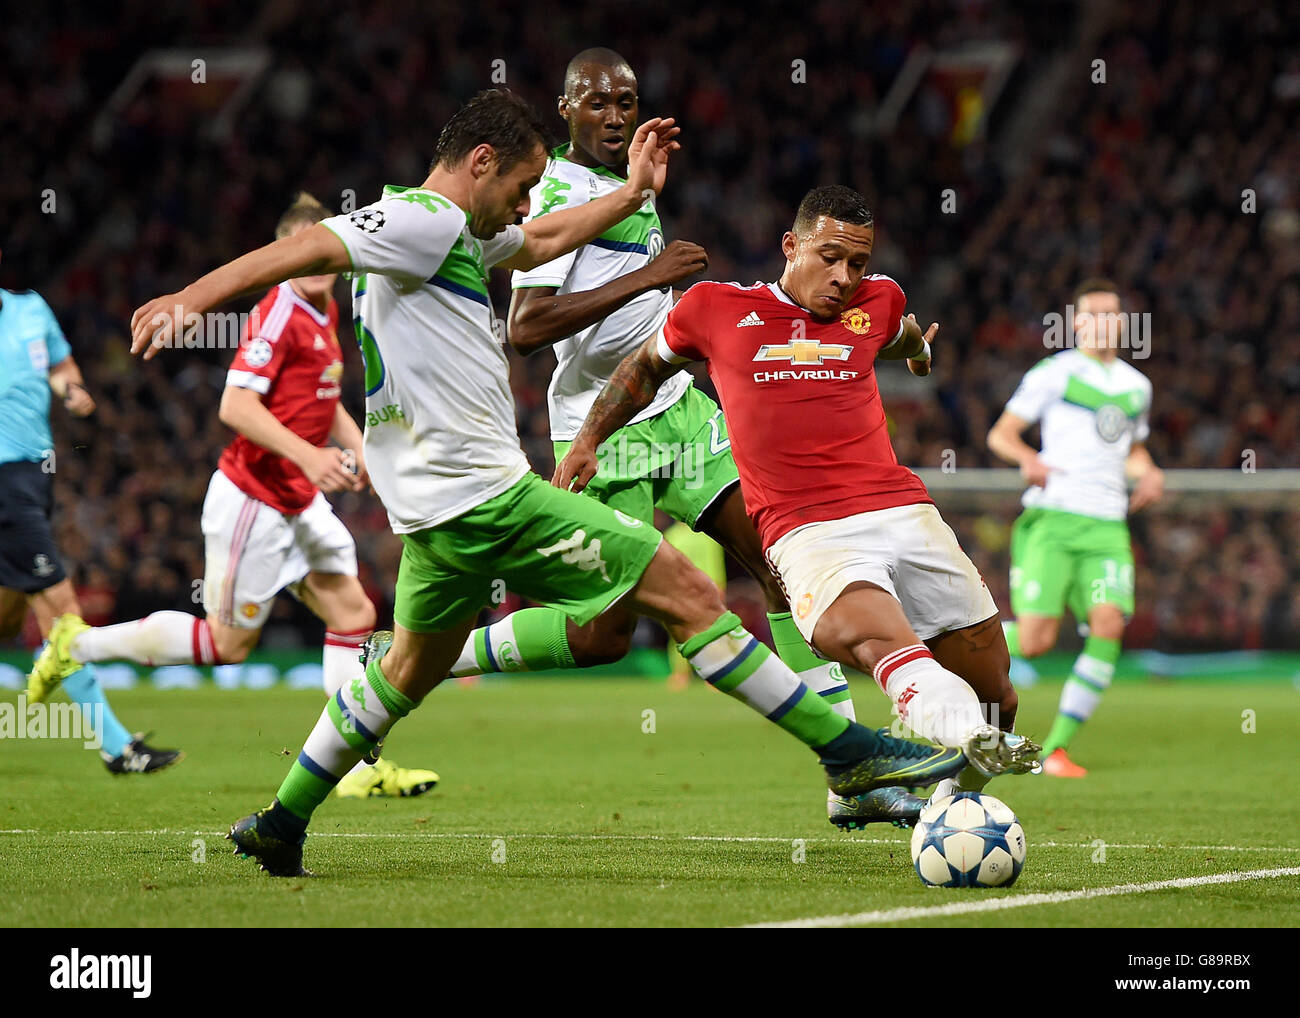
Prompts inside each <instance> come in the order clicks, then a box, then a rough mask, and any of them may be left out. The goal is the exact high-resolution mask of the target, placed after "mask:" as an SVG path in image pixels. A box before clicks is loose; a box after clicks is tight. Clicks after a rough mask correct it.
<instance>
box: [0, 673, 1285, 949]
mask: <svg viewBox="0 0 1300 1018" xmlns="http://www.w3.org/2000/svg"><path fill="white" fill-rule="evenodd" d="M1059 690H1060V685H1059V683H1055V682H1044V683H1040V684H1039V685H1037V686H1035V687H1034V688H1032V689H1029V690H1025V691H1023V692H1022V694H1021V702H1022V709H1021V716H1020V723H1019V725H1018V727H1019V729H1020V730H1021V731H1024V732H1027V733H1030V734H1037V735H1039V736H1041V735H1042V734H1044V733H1045V731H1046V729H1047V726H1048V724H1049V722H1050V720H1051V717H1052V714H1053V712H1054V709H1055V705H1056V699H1057V695H1058V693H1059ZM855 693H856V695H857V698H858V702H859V708H860V710H861V712H862V714H864V715H865V717H864V720H865V721H867V722H868V723H875V724H883V723H885V721H886V720H887V711H886V708H887V704H886V702H885V700H884V698H883V697H882V696H881V695H880V693H879V692H878V691H877V690H876V689H875V688H874V687H873V686H871V685H870V684H869V683H865V682H864V683H859V684H858V685H857V686H856V687H855ZM4 699H7V700H9V701H10V702H13V701H14V699H15V694H14V693H12V692H10V693H6V694H4ZM113 701H114V704H115V706H116V708H117V710H118V712H119V714H120V715H121V716H122V717H123V718H124V719H125V720H126V721H127V723H128V724H130V725H132V726H134V727H136V728H139V729H150V728H151V729H155V730H156V731H157V732H158V736H157V739H156V741H157V743H158V744H160V745H179V746H181V747H183V748H184V749H185V750H186V753H187V758H186V759H185V760H184V761H183V762H182V763H181V764H179V765H178V766H176V767H175V768H173V769H171V770H169V771H166V772H163V773H160V774H157V775H150V776H130V777H120V778H113V777H110V776H109V775H108V773H107V772H106V771H105V770H104V769H103V767H102V766H101V764H100V763H99V761H98V759H97V758H96V756H95V755H94V754H93V753H91V752H88V751H86V750H83V749H82V748H81V747H80V744H79V743H70V742H67V741H53V740H40V741H38V740H28V741H21V742H20V741H10V740H5V741H4V742H0V788H3V790H4V795H3V797H2V798H0V802H2V803H3V805H2V806H0V829H3V833H0V902H2V903H3V904H0V924H3V925H8V926H100V925H106V926H146V927H148V926H175V925H180V926H245V925H258V926H261V925H291V926H317V925H325V926H328V925H339V926H366V925H375V926H389V925H438V926H442V925H446V926H465V925H536V926H552V925H555V926H640V925H654V926H674V925H708V926H714V925H739V924H747V923H760V922H783V921H792V920H799V919H811V918H815V917H824V916H840V915H845V914H850V915H857V914H861V913H886V914H883V915H881V914H869V915H866V916H865V917H861V916H860V918H859V921H861V922H866V923H869V924H874V925H882V924H898V925H943V926H989V925H1004V926H1040V925H1041V926H1191V927H1218V926H1277V925H1286V924H1288V923H1289V922H1291V921H1293V919H1294V916H1295V915H1297V914H1300V876H1296V875H1295V874H1290V875H1283V876H1272V877H1269V878H1264V879H1252V880H1248V881H1243V882H1232V883H1220V884H1208V885H1206V884H1195V885H1191V886H1178V887H1172V888H1165V889H1156V890H1141V891H1132V892H1129V891H1125V892H1124V893H1114V892H1110V893H1109V895H1108V896H1104V897H1090V898H1083V897H1079V896H1077V895H1076V896H1074V897H1070V898H1066V899H1065V900H1051V899H1049V900H1045V901H1043V900H1033V899H1031V900H1029V901H1024V900H1021V899H1023V898H1024V897H1025V896H1026V895H1034V894H1042V893H1051V892H1078V891H1080V890H1081V889H1084V888H1088V889H1098V888H1117V887H1121V885H1130V884H1131V885H1143V884H1147V883H1151V882H1157V881H1165V880H1175V879H1179V878H1200V877H1206V876H1210V875H1214V874H1223V873H1231V872H1240V871H1255V870H1276V869H1282V868H1295V867H1300V838H1297V836H1296V831H1297V820H1298V819H1300V807H1298V806H1297V800H1296V798H1295V796H1294V794H1293V789H1292V787H1291V786H1292V784H1293V781H1294V777H1295V773H1296V760H1297V756H1296V748H1295V746H1296V743H1295V733H1296V732H1297V731H1300V691H1297V690H1296V689H1295V688H1294V687H1293V686H1292V685H1291V684H1290V683H1288V682H1275V683H1264V682H1256V683H1244V682H1243V683H1227V682H1220V683H1214V682H1183V683H1155V682H1141V681H1133V682H1123V683H1118V684H1117V685H1116V686H1115V687H1114V688H1113V689H1112V690H1111V691H1110V692H1109V693H1108V694H1107V696H1106V698H1105V699H1104V700H1103V702H1102V705H1101V708H1100V709H1099V711H1098V714H1097V717H1096V718H1095V719H1094V721H1093V723H1092V724H1090V725H1089V726H1088V727H1087V728H1085V729H1084V731H1083V733H1082V734H1081V735H1080V737H1079V739H1078V741H1077V743H1076V745H1075V747H1074V750H1075V755H1076V757H1077V758H1078V759H1079V760H1080V761H1081V762H1083V763H1084V764H1085V765H1087V766H1090V767H1091V768H1092V773H1091V774H1090V775H1089V777H1088V778H1086V779H1085V780H1082V781H1061V780H1056V779H1050V778H1046V777H1035V776H1024V777H1011V778H1003V779H1001V780H997V781H995V782H994V783H993V784H992V785H991V786H990V788H989V791H990V792H991V793H993V794H995V795H997V796H998V797H999V798H1002V799H1004V800H1005V801H1006V802H1007V803H1008V804H1009V805H1011V807H1012V808H1013V809H1015V810H1016V812H1017V813H1018V815H1019V816H1020V819H1021V822H1022V823H1023V825H1024V828H1025V831H1026V834H1027V837H1028V841H1029V854H1028V860H1027V863H1026V867H1025V871H1024V872H1023V874H1022V875H1021V877H1020V880H1019V881H1018V882H1017V884H1016V885H1015V886H1014V887H1012V888H1009V889H1001V890H995V891H978V890H943V889H931V888H926V887H924V886H922V884H921V883H920V881H919V879H918V878H917V876H916V874H915V872H914V871H913V869H912V864H911V859H910V856H909V853H908V847H907V840H908V832H905V831H901V830H897V829H895V828H893V827H889V826H879V825H877V826H873V827H872V828H870V829H869V830H867V831H865V832H859V833H855V834H841V833H839V832H837V831H835V830H834V829H832V828H831V827H830V825H829V824H828V823H827V822H826V818H825V812H824V794H825V793H824V786H823V785H822V783H821V781H822V778H821V771H820V768H818V767H817V765H816V761H815V759H814V757H813V755H812V754H811V753H810V752H809V751H808V750H806V749H804V748H803V747H801V746H800V745H798V744H797V743H796V742H795V741H794V740H793V739H791V738H789V737H788V736H786V735H785V734H784V733H782V732H780V731H779V730H777V729H776V728H775V727H773V726H771V725H769V724H767V723H765V722H763V721H762V720H761V719H759V718H757V717H755V716H754V715H753V714H751V713H750V712H749V711H748V710H746V709H745V708H744V707H743V706H742V705H740V704H738V703H735V702H733V701H731V700H730V699H728V698H727V697H725V696H721V695H719V694H717V693H715V692H714V691H712V690H709V689H706V688H703V687H701V686H699V685H698V684H697V685H696V686H695V687H693V688H691V689H690V690H688V691H686V692H684V693H672V692H669V691H668V690H667V689H666V687H665V685H664V683H663V682H662V681H655V680H650V679H636V680H630V679H629V680H619V679H612V680H606V679H573V678H555V679H548V678H546V677H545V676H528V677H524V678H514V679H509V680H506V679H497V680H489V681H487V682H485V683H483V684H482V685H480V686H478V687H477V688H461V687H453V686H451V684H449V685H448V688H444V689H440V690H438V691H436V692H435V693H434V694H432V696H431V697H430V698H429V700H428V701H427V702H426V704H425V705H424V706H423V707H422V708H421V709H420V710H418V711H417V712H416V713H415V714H414V715H412V716H411V717H410V718H409V719H407V720H406V721H404V722H403V723H402V724H401V725H399V726H398V728H397V729H396V731H395V732H394V734H393V736H392V738H391V739H390V742H389V746H388V754H389V755H390V756H391V757H392V758H393V759H395V760H397V761H398V762H399V763H409V764H412V765H427V766H432V767H433V768H434V769H435V770H438V771H439V772H440V773H441V775H442V778H443V781H442V783H441V784H440V785H439V787H438V788H437V789H436V790H435V791H434V792H432V793H430V794H428V795H426V796H423V797H421V798H417V799H406V800H378V799H376V800H370V801H367V802H358V801H353V800H347V801H337V800H334V799H331V800H329V801H327V802H326V804H325V805H324V806H323V807H322V808H321V809H320V811H319V812H318V813H317V815H316V819H315V821H314V823H313V827H312V833H311V835H310V836H309V837H308V840H307V851H306V864H307V866H308V867H309V868H310V869H312V870H314V871H315V873H316V876H315V877H314V878H313V879H294V880H274V879H271V878H269V877H267V876H266V875H265V874H263V873H261V872H259V871H258V870H257V869H256V867H255V866H254V865H253V864H252V863H250V862H248V861H247V860H242V859H237V858H235V857H234V856H233V855H231V853H230V845H229V843H228V842H227V841H225V840H224V839H223V837H222V835H223V834H224V832H225V831H226V829H227V828H228V827H229V825H230V823H231V822H232V821H234V820H235V819H237V818H238V817H240V816H242V815H244V814H246V813H248V812H251V811H252V810H253V809H255V808H257V807H259V806H262V805H265V804H266V803H267V802H269V801H270V799H271V796H272V794H273V793H274V791H275V788H276V787H277V786H278V784H279V781H280V779H281V777H282V776H283V774H284V772H285V770H286V768H287V767H288V764H289V761H290V756H289V754H296V753H297V751H298V748H299V747H300V745H301V743H302V740H303V739H304V737H305V736H306V734H307V732H308V730H309V729H310V727H311V725H312V724H313V723H314V722H315V719H316V717H317V715H318V713H319V711H320V708H321V705H322V697H321V696H320V695H317V694H313V693H311V692H293V691H289V690H273V691H267V692H254V691H239V692H222V691H219V690H217V689H215V688H211V687H209V688H204V689H202V690H200V691H155V690H151V689H141V690H134V691H129V692H119V693H116V694H114V695H113ZM647 711H653V714H647V713H646V712H647ZM1244 711H1253V712H1254V713H1253V715H1248V716H1247V717H1253V719H1254V727H1255V731H1254V732H1253V733H1247V732H1244V731H1243V724H1244V722H1243V712H1244ZM1247 727H1249V725H1248V724H1247ZM649 729H653V730H652V731H650V730H649ZM1103 843H1104V847H1103ZM1003 898H1006V899H1013V900H1009V901H1007V902H1006V905H1007V906H1009V907H1000V908H993V909H989V910H983V911H968V912H965V913H961V912H959V913H958V914H935V911H934V909H935V907H936V906H948V905H965V904H970V903H991V902H996V901H997V900H998V899H1003ZM920 910H929V911H920ZM1288 917H1290V918H1288Z"/></svg>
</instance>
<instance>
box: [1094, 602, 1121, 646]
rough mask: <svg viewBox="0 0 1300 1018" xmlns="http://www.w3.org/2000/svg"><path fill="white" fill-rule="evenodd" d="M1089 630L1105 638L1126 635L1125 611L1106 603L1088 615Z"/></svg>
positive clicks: (1119, 637)
mask: <svg viewBox="0 0 1300 1018" xmlns="http://www.w3.org/2000/svg"><path fill="white" fill-rule="evenodd" d="M1088 632H1089V633H1091V634H1092V635H1093V636H1096V637H1099V638H1100V639H1103V640H1119V639H1121V638H1122V637H1123V636H1124V613H1123V612H1121V611H1120V610H1119V609H1118V608H1111V606H1110V605H1106V606H1105V607H1104V608H1100V609H1098V610H1097V611H1094V612H1093V613H1092V614H1091V615H1090V616H1089V617H1088Z"/></svg>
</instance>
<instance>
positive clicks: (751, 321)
mask: <svg viewBox="0 0 1300 1018" xmlns="http://www.w3.org/2000/svg"><path fill="white" fill-rule="evenodd" d="M766 324H767V323H766V322H765V321H763V319H761V318H759V317H758V312H757V311H751V312H750V313H749V314H747V315H746V316H745V317H744V318H742V319H741V320H740V321H738V322H737V323H736V328H738V329H743V328H744V327H745V326H746V325H766Z"/></svg>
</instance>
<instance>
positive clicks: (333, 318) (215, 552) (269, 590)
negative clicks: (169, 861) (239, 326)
mask: <svg viewBox="0 0 1300 1018" xmlns="http://www.w3.org/2000/svg"><path fill="white" fill-rule="evenodd" d="M329 215H330V213H329V210H328V209H326V208H325V207H324V206H323V205H321V204H320V202H318V201H316V199H314V198H312V197H311V196H310V195H307V194H305V193H303V194H300V195H299V196H298V198H297V200H296V201H295V202H294V204H293V205H292V206H291V207H290V208H289V209H288V210H287V211H286V212H285V213H284V215H283V216H282V217H281V219H280V222H279V225H278V226H277V228H276V237H277V238H282V237H287V236H290V235H292V234H294V233H296V232H298V231H299V230H302V229H306V228H307V227H309V226H312V225H314V224H315V223H318V222H320V221H321V220H323V219H326V218H328V216H329ZM336 278H337V277H336V276H335V275H332V274H331V275H323V276H305V277H302V278H299V279H292V280H289V281H287V282H284V283H281V284H280V285H279V286H277V287H275V288H274V289H273V290H271V291H270V292H269V293H268V294H267V295H266V296H265V297H264V298H262V300H261V301H260V302H259V303H258V305H257V307H256V309H255V310H254V312H253V313H252V315H251V316H250V319H249V323H248V327H247V329H246V330H245V331H244V334H243V336H242V340H241V344H240V349H239V352H238V353H237V354H236V355H235V359H234V361H233V363H232V364H231V367H230V371H229V373H228V374H227V376H226V389H225V392H224V393H223V394H222V399H221V411H220V413H221V420H222V421H223V422H224V423H225V424H227V425H229V426H230V427H232V428H234V429H235V431H236V432H237V434H236V437H235V439H234V441H232V442H231V443H230V445H229V446H227V447H226V449H225V451H224V452H223V453H222V455H221V460H220V463H219V465H218V468H217V470H216V472H215V473H213V475H212V480H211V482H210V483H209V485H208V493H207V496H206V498H205V499H204V502H203V516H202V529H203V537H204V546H205V560H206V561H205V575H204V579H203V607H204V609H205V610H206V611H207V617H206V618H199V617H197V616H194V615H190V614H189V613H187V612H174V611H163V612H155V613H153V614H152V615H149V616H147V617H146V618H143V619H139V620H137V621H135V622H126V623H122V624H120V625H114V626H105V627H102V628H91V627H89V626H87V625H86V624H85V622H83V621H82V620H81V619H80V618H78V617H77V616H75V615H65V616H63V617H62V618H61V619H59V621H58V623H56V627H55V631H54V632H53V633H52V634H51V638H50V642H49V645H48V648H47V650H46V652H45V654H43V655H42V657H41V659H40V660H39V661H38V662H37V666H36V667H37V669H38V670H41V669H44V670H45V671H47V672H51V673H53V674H55V675H58V673H61V672H66V671H68V670H69V669H71V668H73V666H77V667H79V666H80V664H82V663H85V662H92V661H107V660H113V659H125V660H128V661H135V662H137V663H140V664H145V665H164V664H189V663H193V664H199V665H212V664H231V663H235V662H240V661H243V660H244V659H245V658H246V657H247V656H248V654H249V652H250V651H251V650H252V649H253V647H254V646H255V645H256V644H257V640H258V637H259V635H260V633H261V630H262V626H263V625H264V624H265V622H266V619H267V617H268V616H269V615H270V612H271V608H272V605H273V604H274V602H275V598H276V595H277V594H278V593H279V592H280V591H281V590H288V591H289V592H290V593H292V594H293V595H294V596H295V597H297V598H298V599H299V600H300V601H302V602H303V604H305V605H306V606H307V607H308V608H310V609H311V610H312V612H314V613H315V614H316V615H317V616H318V617H320V619H321V620H322V621H324V623H325V626H326V633H325V646H324V652H323V672H324V685H325V692H326V694H327V695H329V696H336V695H337V693H338V689H339V687H340V686H341V685H342V684H343V683H345V682H349V681H352V680H354V679H360V678H361V676H362V675H363V674H364V669H363V667H362V665H361V661H360V653H361V648H362V645H363V644H364V643H365V640H366V638H367V637H368V636H369V635H370V633H371V632H372V631H373V630H374V626H375V609H374V606H373V605H372V604H371V602H370V599H369V598H368V597H367V596H366V594H365V591H364V590H363V588H362V586H361V583H360V581H359V580H358V579H357V554H356V546H355V544H354V542H353V540H352V535H351V534H349V533H348V531H347V528H346V527H345V526H344V525H343V523H342V522H341V521H340V520H339V518H338V517H337V516H335V515H334V511H333V510H332V509H331V507H330V504H329V502H328V501H327V500H326V498H325V494H324V492H337V491H359V490H361V489H362V487H363V486H364V485H365V483H366V481H367V476H366V471H365V464H364V460H363V459H362V455H361V449H362V436H361V431H360V429H359V428H358V427H357V425H356V422H355V421H353V420H352V418H351V417H350V416H349V415H348V412H347V411H346V410H345V409H344V408H343V405H342V404H341V403H340V401H339V397H340V396H341V394H342V389H341V382H342V378H343V357H342V351H341V349H340V347H339V342H338V337H337V334H336V327H337V324H338V305H337V304H336V303H335V301H334V298H333V296H332V290H333V287H334V282H335V279H336ZM330 439H333V440H334V441H335V442H337V443H338V446H339V447H333V446H329V445H327V444H326V443H327V442H328V441H329V440H330ZM437 780H438V776H437V775H436V774H435V773H434V772H432V771H428V770H408V769H405V768H399V767H397V766H396V765H395V764H393V763H392V762H391V761H387V760H382V759H381V758H379V757H378V755H377V754H376V755H375V757H374V758H373V759H371V760H369V761H366V760H363V761H362V762H361V763H360V764H358V766H357V767H356V769H355V770H354V771H353V772H352V773H351V774H349V775H348V776H347V777H346V778H345V779H344V780H343V781H342V782H340V784H339V786H338V794H339V795H342V796H351V797H367V796H371V795H419V794H421V793H422V792H425V791H428V790H429V789H430V788H432V787H433V786H434V785H435V784H436V783H437Z"/></svg>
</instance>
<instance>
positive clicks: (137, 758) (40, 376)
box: [0, 290, 182, 774]
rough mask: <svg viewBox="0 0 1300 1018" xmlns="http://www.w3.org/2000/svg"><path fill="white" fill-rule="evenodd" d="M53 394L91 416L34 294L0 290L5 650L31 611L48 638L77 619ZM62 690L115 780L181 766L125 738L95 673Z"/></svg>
mask: <svg viewBox="0 0 1300 1018" xmlns="http://www.w3.org/2000/svg"><path fill="white" fill-rule="evenodd" d="M51 391H53V392H54V394H55V395H56V396H58V397H59V399H60V400H61V401H62V402H63V405H64V406H65V407H66V408H67V410H68V412H69V413H70V414H72V415H73V416H74V417H86V416H88V415H90V414H92V413H94V411H95V401H94V400H93V399H92V398H91V396H90V393H89V392H87V391H86V387H85V385H84V384H83V379H82V377H81V370H80V369H79V368H78V367H77V362H76V361H75V360H73V358H72V350H71V348H70V347H69V346H68V341H67V339H66V338H64V335H63V330H62V329H60V328H59V323H58V322H57V321H56V320H55V318H54V314H53V312H51V311H50V308H49V305H48V304H46V303H45V301H44V300H42V299H41V297H40V294H38V293H35V292H34V291H31V290H28V291H23V292H14V291H11V290H0V643H5V642H8V641H10V640H12V639H14V638H15V637H16V636H17V635H18V634H19V633H20V632H21V631H22V626H23V618H24V617H25V616H26V614H27V605H28V602H30V603H31V607H32V610H33V611H35V612H36V621H37V623H38V624H39V625H40V628H41V635H42V636H47V635H48V634H49V631H50V627H51V626H52V625H53V624H54V620H55V619H57V618H58V617H59V616H60V615H62V614H64V613H65V612H73V613H76V614H78V615H80V614H81V608H80V606H79V605H78V604H77V594H76V591H75V590H74V589H73V586H72V581H71V580H70V579H68V574H67V573H66V572H65V571H64V568H63V562H62V561H61V560H60V558H59V552H58V549H57V548H55V546H54V534H53V532H52V530H51V528H50V512H51V510H52V509H53V506H54V484H53V481H54V478H53V464H54V452H53V450H54V439H53V436H52V435H51V434H50V392H51ZM63 688H64V690H65V691H66V692H67V694H68V696H69V697H70V698H71V699H72V700H73V701H74V702H76V703H77V704H78V705H80V707H81V710H82V713H83V715H84V716H85V719H86V721H87V722H88V723H89V724H90V725H91V726H92V727H93V729H94V731H95V734H96V735H97V736H98V741H99V742H100V744H101V745H100V751H99V752H100V756H101V758H102V759H103V761H104V764H105V766H107V767H108V769H109V770H110V771H111V772H113V773H114V774H142V773H148V772H150V771H156V770H161V769H162V768H164V767H167V766H168V765H170V764H173V763H175V762H176V761H177V760H179V759H180V758H181V755H182V754H181V753H180V752H179V751H177V750H171V749H154V748H152V747H150V746H146V745H145V744H144V742H143V740H142V739H141V738H140V737H138V736H137V737H132V736H131V734H130V733H128V732H127V730H126V729H125V728H124V727H123V726H122V723H121V722H120V721H118V719H117V716H116V715H115V714H114V713H113V709H112V707H110V706H109V704H108V701H107V700H106V699H105V698H104V691H103V689H102V688H101V687H100V685H99V680H98V679H96V678H95V669H94V666H92V665H83V666H82V667H81V668H80V669H79V670H78V671H76V672H74V673H72V674H71V675H68V676H65V677H64V679H63ZM49 691H50V690H49V689H46V688H39V687H38V688H32V686H31V683H30V682H29V684H28V690H27V696H28V699H29V701H32V702H39V701H42V700H44V699H45V697H46V695H47V694H48V693H49Z"/></svg>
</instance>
